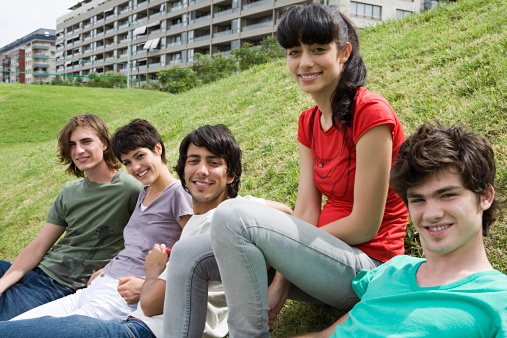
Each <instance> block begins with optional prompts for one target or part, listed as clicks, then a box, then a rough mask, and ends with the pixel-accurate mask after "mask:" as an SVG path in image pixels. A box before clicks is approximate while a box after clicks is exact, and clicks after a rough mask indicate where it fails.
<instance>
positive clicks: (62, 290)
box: [0, 260, 74, 321]
mask: <svg viewBox="0 0 507 338" xmlns="http://www.w3.org/2000/svg"><path fill="white" fill-rule="evenodd" d="M11 265H12V263H11V262H7V261H2V260H0V277H1V276H3V275H4V273H5V272H6V271H7V270H8V269H9V268H10V267H11ZM72 293H74V291H73V290H71V289H69V288H67V287H65V286H63V285H61V284H60V283H58V282H57V281H55V280H54V279H53V278H51V277H49V276H48V275H46V273H45V272H44V271H42V270H41V269H40V268H35V269H33V270H32V271H29V272H27V273H26V275H24V276H23V278H21V279H20V280H19V281H18V282H17V283H16V284H14V285H13V286H11V287H10V288H9V289H7V290H5V292H4V293H3V295H2V296H0V321H4V320H9V319H11V318H14V317H16V316H17V315H20V314H22V313H23V312H26V311H28V310H31V309H33V308H35V307H37V306H39V305H42V304H46V303H49V302H51V301H53V300H55V299H58V298H62V297H64V296H67V295H70V294H72Z"/></svg>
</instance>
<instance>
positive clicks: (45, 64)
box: [33, 62, 49, 68]
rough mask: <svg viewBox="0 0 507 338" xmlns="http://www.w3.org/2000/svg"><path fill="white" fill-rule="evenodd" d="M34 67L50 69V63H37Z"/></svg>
mask: <svg viewBox="0 0 507 338" xmlns="http://www.w3.org/2000/svg"><path fill="white" fill-rule="evenodd" d="M33 66H34V67H35V68H48V67H49V63H45V62H35V63H34V64H33Z"/></svg>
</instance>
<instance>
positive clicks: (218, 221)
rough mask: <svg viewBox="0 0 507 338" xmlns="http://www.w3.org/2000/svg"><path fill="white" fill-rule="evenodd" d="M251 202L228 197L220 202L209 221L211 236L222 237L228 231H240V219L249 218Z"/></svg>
mask: <svg viewBox="0 0 507 338" xmlns="http://www.w3.org/2000/svg"><path fill="white" fill-rule="evenodd" d="M251 203H252V202H250V201H244V200H241V199H230V200H226V201H224V202H222V203H220V205H219V206H218V207H217V208H216V210H215V213H214V214H213V219H212V221H211V222H212V225H211V237H212V238H213V236H220V237H222V236H223V235H224V234H226V233H227V232H229V231H232V232H235V233H240V232H241V231H242V222H241V219H248V218H251V216H249V215H248V214H249V213H250V212H251V211H252V204H251ZM253 203H256V202H253Z"/></svg>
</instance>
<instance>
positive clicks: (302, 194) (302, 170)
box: [294, 143, 322, 226]
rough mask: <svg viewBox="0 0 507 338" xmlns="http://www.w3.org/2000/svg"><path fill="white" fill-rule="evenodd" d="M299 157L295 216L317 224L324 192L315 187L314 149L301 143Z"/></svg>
mask: <svg viewBox="0 0 507 338" xmlns="http://www.w3.org/2000/svg"><path fill="white" fill-rule="evenodd" d="M299 158H300V163H299V185H298V196H297V200H296V207H295V208H294V216H296V217H297V218H299V219H302V220H303V221H305V222H308V223H310V224H313V225H315V226H316V225H317V223H318V221H319V217H320V210H321V204H322V194H321V193H320V192H319V190H317V188H316V187H315V181H314V178H313V157H312V151H311V149H310V148H308V147H306V146H304V145H302V144H301V143H299Z"/></svg>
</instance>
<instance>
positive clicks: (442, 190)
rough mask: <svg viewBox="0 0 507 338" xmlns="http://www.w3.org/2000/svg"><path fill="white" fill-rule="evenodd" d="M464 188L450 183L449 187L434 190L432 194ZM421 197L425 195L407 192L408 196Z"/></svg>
mask: <svg viewBox="0 0 507 338" xmlns="http://www.w3.org/2000/svg"><path fill="white" fill-rule="evenodd" d="M462 188H463V187H461V186H455V185H449V186H447V187H443V188H440V189H438V190H436V191H434V192H433V193H432V194H431V195H432V196H437V195H441V194H443V193H446V192H449V191H451V190H457V189H462ZM421 197H423V195H422V194H417V193H407V198H421Z"/></svg>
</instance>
